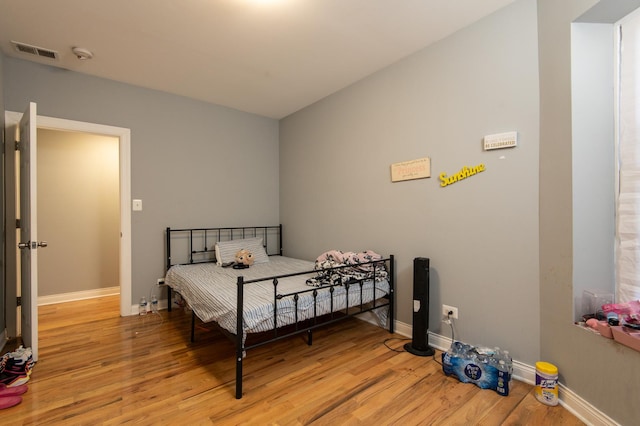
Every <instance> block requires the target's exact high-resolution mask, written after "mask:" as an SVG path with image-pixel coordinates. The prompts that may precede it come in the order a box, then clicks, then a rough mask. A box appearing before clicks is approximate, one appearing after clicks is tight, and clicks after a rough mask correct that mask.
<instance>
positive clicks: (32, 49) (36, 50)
mask: <svg viewBox="0 0 640 426" xmlns="http://www.w3.org/2000/svg"><path fill="white" fill-rule="evenodd" d="M11 44H13V45H14V46H15V48H16V50H17V51H18V52H22V53H28V54H30V55H35V56H40V57H42V58H48V59H58V52H56V51H55V50H51V49H45V48H43V47H38V46H32V45H30V44H26V43H20V42H17V41H12V42H11Z"/></svg>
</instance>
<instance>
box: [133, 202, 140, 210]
mask: <svg viewBox="0 0 640 426" xmlns="http://www.w3.org/2000/svg"><path fill="white" fill-rule="evenodd" d="M141 210H142V200H133V211H134V212H139V211H141Z"/></svg>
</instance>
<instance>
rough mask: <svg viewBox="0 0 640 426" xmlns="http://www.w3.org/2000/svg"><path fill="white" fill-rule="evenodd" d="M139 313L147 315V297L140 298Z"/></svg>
mask: <svg viewBox="0 0 640 426" xmlns="http://www.w3.org/2000/svg"><path fill="white" fill-rule="evenodd" d="M140 315H147V299H145V298H144V297H143V298H142V299H140Z"/></svg>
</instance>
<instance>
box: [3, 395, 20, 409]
mask: <svg viewBox="0 0 640 426" xmlns="http://www.w3.org/2000/svg"><path fill="white" fill-rule="evenodd" d="M21 402H22V398H21V397H19V396H0V410H4V409H5V408H10V407H13V406H15V405H18V404H20V403H21Z"/></svg>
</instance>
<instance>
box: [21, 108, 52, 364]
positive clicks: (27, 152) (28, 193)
mask: <svg viewBox="0 0 640 426" xmlns="http://www.w3.org/2000/svg"><path fill="white" fill-rule="evenodd" d="M36 136H37V131H36V104H35V103H33V102H31V103H30V104H29V107H28V108H27V110H26V111H25V113H24V114H23V116H22V119H21V120H20V136H19V137H20V145H19V146H20V241H19V243H18V248H19V249H20V277H21V286H20V288H21V298H22V308H21V323H22V341H23V343H24V345H25V346H26V347H31V350H32V351H33V360H34V361H37V360H38V247H46V245H47V244H46V242H39V241H38V227H37V218H38V217H37V203H36V200H37V192H36V184H37V175H36V171H37V164H36V158H37V157H36V154H37V152H36Z"/></svg>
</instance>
